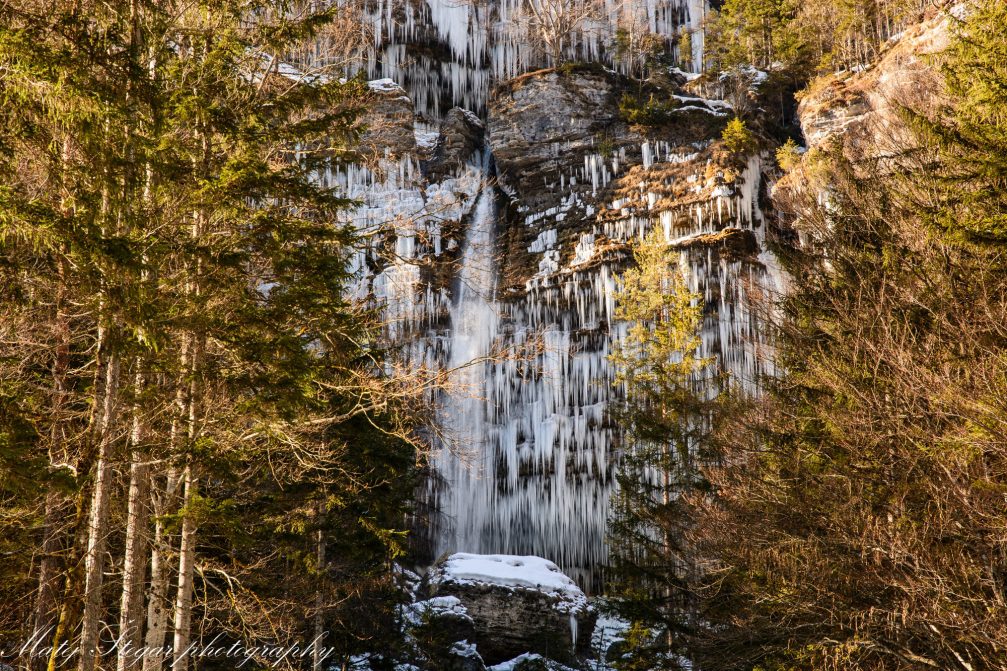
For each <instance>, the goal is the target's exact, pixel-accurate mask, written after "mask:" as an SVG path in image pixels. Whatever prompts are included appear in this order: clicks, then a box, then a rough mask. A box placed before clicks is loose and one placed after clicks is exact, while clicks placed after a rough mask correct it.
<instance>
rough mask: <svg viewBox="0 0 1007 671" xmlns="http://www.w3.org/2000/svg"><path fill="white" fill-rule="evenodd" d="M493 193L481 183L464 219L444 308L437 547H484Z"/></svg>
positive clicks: (493, 314)
mask: <svg viewBox="0 0 1007 671" xmlns="http://www.w3.org/2000/svg"><path fill="white" fill-rule="evenodd" d="M495 199H496V194H495V193H494V189H493V187H492V186H491V185H487V186H484V187H483V190H482V193H481V194H480V195H479V199H478V200H477V201H476V205H475V210H474V212H473V214H472V220H471V222H470V224H469V228H468V235H467V236H466V239H465V245H464V248H463V250H462V257H461V266H460V267H459V270H458V277H457V280H456V291H455V297H454V300H453V302H452V304H451V307H450V308H449V314H450V322H451V330H450V335H449V338H448V366H449V368H448V370H449V382H448V385H449V386H448V389H447V392H446V394H445V398H444V400H443V402H442V404H441V406H440V408H439V409H438V418H437V420H438V421H437V427H438V430H439V432H440V434H441V435H440V440H439V446H438V449H437V452H436V453H435V455H434V461H433V465H434V469H435V470H436V472H437V473H438V475H439V476H440V477H441V478H442V479H443V481H444V482H443V485H444V487H443V489H442V491H441V492H439V508H440V510H439V514H440V517H441V530H440V537H439V538H438V539H437V542H438V550H437V554H441V553H443V552H445V551H464V552H481V551H484V547H485V546H484V543H483V541H482V538H483V535H484V530H485V527H486V525H487V519H488V517H489V515H490V514H491V511H490V504H491V491H492V488H493V482H492V475H493V473H492V462H491V459H490V457H491V456H492V454H493V450H492V447H493V446H492V444H491V443H490V441H489V439H488V435H487V431H488V424H489V421H490V420H491V412H490V408H489V405H488V402H487V396H486V392H487V382H488V377H489V376H488V373H489V372H490V371H491V370H492V367H493V363H492V359H493V358H494V356H495V353H494V351H493V345H494V342H495V341H496V340H497V335H498V332H497V331H498V321H499V319H498V307H497V305H496V303H495V301H494V293H495V289H496V263H495V261H494V247H495V245H494V242H495V240H494V230H495V227H496V202H495Z"/></svg>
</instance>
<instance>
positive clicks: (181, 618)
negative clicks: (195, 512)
mask: <svg viewBox="0 0 1007 671" xmlns="http://www.w3.org/2000/svg"><path fill="white" fill-rule="evenodd" d="M182 479H183V482H184V487H185V490H184V494H183V497H182V509H183V510H184V511H185V512H184V514H183V517H182V540H181V542H180V545H179V549H178V591H177V593H176V596H175V640H174V660H173V662H172V669H173V671H185V668H186V667H187V666H188V656H187V654H186V652H187V651H186V649H187V648H188V647H189V639H190V635H189V632H190V626H191V624H192V581H193V577H194V574H195V560H196V525H195V520H194V519H193V516H192V513H191V512H190V511H189V510H188V507H189V505H190V504H191V503H192V500H193V498H194V496H195V494H196V483H197V481H196V478H195V477H193V473H192V465H191V464H187V465H186V467H185V472H184V474H183V476H182Z"/></svg>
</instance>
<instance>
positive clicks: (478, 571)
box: [433, 552, 587, 607]
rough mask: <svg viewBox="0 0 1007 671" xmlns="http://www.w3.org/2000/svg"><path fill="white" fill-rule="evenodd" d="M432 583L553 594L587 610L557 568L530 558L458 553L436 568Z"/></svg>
mask: <svg viewBox="0 0 1007 671" xmlns="http://www.w3.org/2000/svg"><path fill="white" fill-rule="evenodd" d="M433 582H435V583H455V584H460V585H476V584H490V585H502V586H504V587H514V588H520V589H532V590H536V591H538V592H543V593H546V594H555V595H557V596H560V597H562V598H563V599H564V600H565V601H567V602H569V603H570V604H571V606H574V607H581V606H587V597H586V596H584V592H582V591H581V589H580V587H578V586H577V583H575V582H574V581H573V580H572V579H571V578H570V577H569V576H567V575H566V574H565V573H563V572H562V571H560V570H559V567H558V566H556V564H554V563H552V562H551V561H549V560H548V559H543V558H542V557H535V556H533V555H524V556H521V555H477V554H468V553H466V552H458V553H456V554H453V555H451V556H450V557H448V558H447V559H446V560H445V561H444V563H443V564H441V565H440V566H439V567H438V574H437V575H435V576H434V578H433Z"/></svg>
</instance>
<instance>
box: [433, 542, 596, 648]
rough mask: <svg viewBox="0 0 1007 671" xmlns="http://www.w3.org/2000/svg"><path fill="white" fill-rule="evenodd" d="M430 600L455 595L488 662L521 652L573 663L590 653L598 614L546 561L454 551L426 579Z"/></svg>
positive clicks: (536, 558)
mask: <svg viewBox="0 0 1007 671" xmlns="http://www.w3.org/2000/svg"><path fill="white" fill-rule="evenodd" d="M427 590H428V591H429V593H430V595H431V596H433V597H449V596H450V597H455V598H456V599H458V601H459V602H460V603H461V604H462V605H463V606H464V608H465V611H466V614H467V615H468V617H470V618H471V620H472V623H473V627H474V630H475V631H474V635H473V637H472V638H470V639H468V640H469V641H472V642H474V643H475V644H476V647H477V649H478V651H479V654H480V655H481V656H482V659H483V660H485V662H486V663H487V664H498V663H500V662H505V661H507V660H510V659H514V658H515V657H518V656H520V655H522V654H525V653H535V654H539V655H542V656H544V657H547V658H549V659H553V660H556V661H559V662H563V663H575V662H576V660H577V657H578V656H580V655H585V654H587V653H588V652H589V651H590V643H591V633H592V631H593V629H594V622H595V619H596V618H597V614H596V613H595V611H594V609H593V608H592V607H591V606H590V605H589V604H588V601H587V597H586V596H585V595H584V593H583V592H582V591H581V590H580V588H579V587H577V585H576V583H574V581H573V580H571V579H570V578H569V577H568V576H566V575H565V574H563V573H562V572H561V571H560V570H559V568H558V567H557V566H556V565H555V564H554V563H552V562H551V561H549V560H547V559H542V558H541V557H533V556H513V555H475V554H465V553H457V554H453V555H450V556H448V557H446V558H444V559H442V560H441V561H440V562H438V563H437V564H435V565H434V566H433V567H432V568H431V569H430V572H429V574H428V577H427Z"/></svg>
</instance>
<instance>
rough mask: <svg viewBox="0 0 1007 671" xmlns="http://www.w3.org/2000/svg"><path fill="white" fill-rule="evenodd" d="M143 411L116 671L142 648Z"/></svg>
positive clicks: (136, 422) (133, 457)
mask: <svg viewBox="0 0 1007 671" xmlns="http://www.w3.org/2000/svg"><path fill="white" fill-rule="evenodd" d="M140 365H141V360H140V359H139V358H137V373H136V393H137V394H139V393H141V391H142V390H143V387H144V376H143V373H142V372H141V371H140V370H139V367H140ZM144 429H145V427H144V420H143V417H142V408H141V407H140V403H139V401H137V402H135V403H134V404H133V426H132V430H131V431H130V443H131V444H132V448H133V449H132V451H131V454H130V465H129V506H128V510H127V513H126V549H125V556H124V558H123V565H122V597H121V599H120V601H119V641H120V645H119V647H118V648H117V651H118V659H117V660H116V671H128V670H129V669H132V668H134V667H135V666H136V663H137V661H138V660H137V659H136V658H135V657H133V656H132V655H130V654H129V650H130V649H132V648H137V647H139V642H140V639H141V635H142V633H143V621H142V618H141V614H142V612H143V579H144V576H145V575H146V571H147V566H146V554H147V541H148V531H147V519H148V508H147V499H148V497H149V486H150V473H149V466H148V465H147V463H146V455H145V453H144V449H143V442H144V440H145V438H146V436H145V433H146V432H145V430H144Z"/></svg>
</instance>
